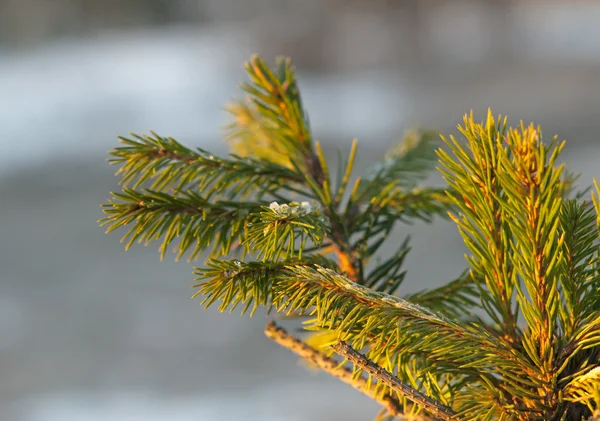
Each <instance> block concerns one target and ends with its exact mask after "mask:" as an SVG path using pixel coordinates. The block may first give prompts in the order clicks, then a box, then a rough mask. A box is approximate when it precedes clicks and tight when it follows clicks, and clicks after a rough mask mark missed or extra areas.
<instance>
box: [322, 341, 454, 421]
mask: <svg viewBox="0 0 600 421" xmlns="http://www.w3.org/2000/svg"><path fill="white" fill-rule="evenodd" d="M333 349H334V350H335V351H336V352H337V353H338V354H340V355H341V356H343V357H344V358H346V359H348V360H349V361H351V362H353V363H354V364H356V365H357V366H358V367H360V368H361V369H363V370H364V371H366V372H367V373H369V374H371V375H372V376H373V377H375V378H376V379H377V380H378V381H379V382H382V383H384V384H386V385H387V386H388V387H389V388H390V389H392V390H393V391H394V392H396V393H398V394H400V395H402V396H404V397H406V398H408V399H409V400H411V401H412V402H414V403H416V404H418V405H420V406H421V407H423V408H424V409H425V410H427V411H428V412H430V413H432V414H433V415H434V416H436V417H438V418H441V419H443V420H447V421H452V420H454V419H456V418H455V415H456V413H455V412H454V411H453V410H452V408H449V407H447V406H445V405H443V404H441V403H440V402H437V401H435V400H433V399H431V398H430V397H428V396H426V395H424V394H422V393H421V392H419V391H417V390H415V389H413V388H412V387H410V386H409V385H407V384H405V383H402V382H401V381H400V380H398V379H397V378H396V377H394V375H392V374H390V373H388V372H387V371H385V370H384V369H383V368H381V367H380V366H378V365H377V364H375V363H374V362H373V361H371V360H369V359H368V358H366V357H364V356H363V355H361V354H360V353H358V352H356V351H355V350H354V349H352V347H350V346H348V344H347V343H346V342H344V341H340V342H338V343H337V344H336V345H334V346H333Z"/></svg>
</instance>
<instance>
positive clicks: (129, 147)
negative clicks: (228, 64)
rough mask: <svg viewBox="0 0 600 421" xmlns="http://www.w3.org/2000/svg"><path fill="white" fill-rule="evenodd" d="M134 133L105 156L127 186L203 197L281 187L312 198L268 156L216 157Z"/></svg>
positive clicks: (293, 175) (292, 174)
mask: <svg viewBox="0 0 600 421" xmlns="http://www.w3.org/2000/svg"><path fill="white" fill-rule="evenodd" d="M132 136H133V139H128V138H124V137H121V138H120V141H121V143H122V144H124V145H125V146H120V147H118V148H115V149H114V150H113V151H111V153H110V154H111V155H112V156H113V158H111V159H110V160H109V162H110V163H111V164H113V165H120V166H121V168H119V170H118V171H117V175H120V176H121V181H120V182H121V184H122V185H123V186H125V187H126V186H131V187H132V188H133V189H137V188H138V187H140V186H141V185H143V184H144V183H145V182H146V181H152V184H151V185H150V188H151V189H152V190H155V191H166V190H168V189H171V188H173V189H175V190H187V189H194V190H195V191H198V192H203V193H204V194H205V195H206V196H211V195H214V194H219V195H224V194H225V193H226V192H227V194H228V197H229V198H232V197H233V196H235V195H242V196H243V195H247V194H249V193H252V192H254V193H257V194H260V195H262V194H265V193H268V192H271V191H277V190H280V189H282V188H285V189H287V190H290V191H294V192H296V191H297V192H299V193H301V194H303V195H305V196H310V193H309V192H308V191H306V190H305V189H303V187H302V184H303V181H304V177H303V176H302V175H301V174H299V173H297V172H295V171H293V170H292V169H290V168H286V167H284V166H281V165H278V164H275V163H272V162H269V161H267V160H264V159H254V158H241V157H238V156H236V155H231V159H225V158H220V157H217V156H214V155H212V154H210V153H209V152H207V151H204V150H202V149H197V150H195V151H194V150H191V149H189V148H187V147H185V146H183V145H181V144H180V143H179V142H177V141H176V140H175V139H172V138H164V137H161V136H159V135H157V134H155V133H153V134H152V136H138V135H135V134H134V135H132Z"/></svg>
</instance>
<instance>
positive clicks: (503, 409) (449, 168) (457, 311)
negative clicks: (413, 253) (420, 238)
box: [101, 57, 600, 421]
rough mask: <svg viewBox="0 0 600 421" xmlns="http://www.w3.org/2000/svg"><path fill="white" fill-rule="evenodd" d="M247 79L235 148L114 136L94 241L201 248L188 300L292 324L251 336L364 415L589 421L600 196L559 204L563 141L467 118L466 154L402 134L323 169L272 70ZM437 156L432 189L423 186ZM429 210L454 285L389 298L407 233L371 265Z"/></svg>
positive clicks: (283, 83)
mask: <svg viewBox="0 0 600 421" xmlns="http://www.w3.org/2000/svg"><path fill="white" fill-rule="evenodd" d="M246 70H247V72H248V75H249V82H247V83H245V84H244V85H243V90H244V91H245V92H246V93H247V94H248V95H249V96H248V99H247V100H246V101H240V102H237V103H235V104H233V105H231V106H230V107H229V108H228V110H229V112H230V113H231V114H232V123H231V125H230V126H229V127H228V138H229V141H230V143H231V144H232V145H233V146H234V149H235V150H236V151H237V152H238V154H237V155H236V154H231V155H230V156H229V157H226V158H224V157H216V156H213V155H211V154H210V153H208V152H206V151H203V150H200V149H197V150H192V149H189V148H186V147H185V146H183V145H181V144H180V143H178V142H177V141H175V140H174V139H171V138H164V137H161V136H159V135H156V134H152V135H150V136H137V135H134V136H132V137H131V138H121V142H122V146H120V147H118V148H116V149H115V150H114V151H112V152H111V155H112V160H111V161H112V163H113V164H117V165H119V166H120V168H119V171H118V173H117V174H119V175H121V182H122V184H123V190H122V192H119V193H113V197H112V199H111V200H110V202H109V203H108V204H106V205H104V212H105V213H106V217H105V218H104V219H103V220H102V221H101V223H102V224H103V225H106V226H107V227H108V230H109V231H111V230H114V229H117V228H119V227H123V226H127V227H128V231H127V233H126V234H125V237H124V241H126V243H127V247H129V246H130V245H131V244H133V243H134V242H136V241H137V242H141V243H146V244H148V243H150V242H153V241H162V245H161V246H160V251H161V254H162V255H163V256H164V254H165V253H166V252H167V250H168V248H169V247H174V248H175V252H176V255H177V257H178V258H180V257H183V256H184V255H186V254H187V255H188V257H189V259H196V258H198V257H200V256H201V255H202V254H203V253H204V252H205V251H209V252H210V254H209V256H208V257H209V258H208V260H207V262H206V264H205V267H200V268H196V269H195V276H196V279H197V281H198V283H197V285H195V288H197V292H196V294H195V296H197V297H199V298H201V302H202V303H203V304H204V305H205V306H206V307H208V306H210V305H213V304H215V303H218V305H219V309H220V310H221V311H224V310H230V311H233V310H234V309H236V308H238V307H240V309H241V313H242V314H244V313H245V312H247V311H249V312H250V313H254V312H255V311H256V310H257V308H258V307H265V308H266V309H268V310H269V311H272V312H275V313H276V314H278V315H279V318H280V319H285V317H286V316H294V317H303V318H305V324H304V327H305V329H306V330H308V331H311V333H310V334H309V335H308V338H307V339H306V341H305V342H303V341H300V340H298V339H296V338H293V337H291V336H290V335H289V334H287V332H285V331H284V330H283V329H282V328H279V327H277V326H275V325H274V324H272V323H271V324H269V325H268V327H267V330H266V333H267V336H269V337H270V338H272V339H274V340H276V341H277V342H278V343H280V344H282V345H284V346H286V347H288V348H290V349H291V350H292V351H294V352H296V353H297V354H298V355H300V356H302V357H303V358H305V359H307V360H309V361H310V362H311V363H312V364H313V365H315V366H317V367H319V368H321V369H323V370H325V371H328V372H330V373H331V374H333V375H335V376H337V377H339V378H340V379H341V380H343V381H345V382H347V383H350V384H352V385H353V386H354V387H356V388H357V389H359V390H361V391H363V392H364V393H366V394H367V395H369V396H371V397H372V398H373V399H376V400H377V401H379V402H380V403H381V404H382V405H383V409H382V412H381V413H380V414H379V416H378V418H379V419H388V418H389V419H391V418H393V417H398V418H399V419H420V420H433V419H448V420H507V421H508V420H523V421H525V420H556V421H558V420H565V421H572V420H577V421H579V420H583V419H598V417H600V415H599V411H600V408H599V405H600V362H599V356H600V242H599V237H600V236H599V232H600V199H599V197H600V187H599V186H598V185H597V184H596V186H595V192H593V193H592V195H591V196H592V197H591V200H589V199H586V198H585V197H584V196H585V195H584V194H578V195H576V196H575V197H571V196H572V195H571V187H572V177H571V176H570V175H569V174H568V173H566V171H565V170H564V168H563V165H561V164H559V161H558V158H559V154H560V152H561V150H562V149H563V147H564V142H562V143H559V142H558V141H557V140H556V139H552V140H551V141H550V142H548V143H544V142H543V141H542V134H541V131H540V129H539V128H538V127H534V126H533V125H531V126H524V125H521V126H520V127H519V128H516V129H513V128H508V127H507V123H506V119H502V118H500V117H498V118H494V117H493V116H492V114H491V113H489V114H488V116H487V119H486V121H485V122H483V123H477V122H475V121H474V118H473V116H472V115H470V116H466V117H465V119H464V122H463V124H462V126H460V127H459V129H460V131H461V133H462V135H463V136H464V138H465V140H466V142H459V140H457V139H455V138H454V137H452V136H450V137H449V138H442V139H443V141H444V143H445V148H439V147H438V148H437V149H436V144H435V137H436V136H435V135H434V134H432V133H427V132H424V133H417V132H410V133H409V134H408V135H407V136H406V139H405V140H404V142H402V143H401V144H400V145H399V146H398V147H397V148H394V150H392V151H391V152H390V153H389V154H388V155H387V156H385V157H384V159H383V160H382V162H381V163H379V164H378V165H376V166H375V167H374V168H372V169H371V171H369V172H368V173H367V174H366V175H365V176H364V177H356V178H353V177H354V176H353V164H354V161H355V157H356V154H357V142H356V141H355V142H354V143H353V145H352V149H351V152H350V155H349V157H348V158H347V160H346V161H345V163H344V165H341V166H340V168H339V169H338V170H337V171H336V172H334V171H331V170H330V168H329V166H328V163H327V160H326V159H325V157H324V155H323V152H322V150H321V147H320V146H319V143H318V142H315V141H314V139H313V133H312V131H311V129H310V124H309V120H308V116H307V114H306V111H305V110H304V108H303V106H302V101H301V97H300V93H299V90H298V84H297V80H296V77H295V74H294V71H293V68H292V66H291V64H290V62H289V60H287V59H282V60H279V61H278V62H277V64H276V66H275V68H274V69H271V68H269V67H268V66H267V65H266V64H265V62H264V61H263V60H261V59H260V58H258V57H253V58H252V59H251V60H250V62H249V63H248V64H247V65H246ZM438 159H439V171H441V173H442V174H443V176H444V179H445V180H446V182H447V183H448V187H447V188H446V189H440V188H432V187H424V186H422V185H421V184H422V183H423V181H424V180H425V177H426V175H427V172H428V171H429V170H430V169H431V168H432V167H433V166H434V165H435V163H436V160H438ZM447 215H449V216H450V218H451V219H452V220H453V221H454V222H455V223H456V225H457V227H458V230H459V232H460V234H461V235H462V237H463V239H464V242H465V244H466V246H467V248H468V250H469V255H468V256H467V261H468V264H469V269H468V270H467V271H465V272H464V273H463V274H462V275H460V276H458V277H457V278H456V279H454V280H451V281H450V282H449V283H447V284H445V285H443V286H441V287H439V288H436V289H433V290H427V291H421V292H419V293H413V294H408V295H407V294H402V293H401V291H400V289H401V288H400V286H401V284H402V282H403V280H404V279H405V277H406V272H405V271H404V269H403V264H404V261H405V259H406V258H407V255H408V252H409V250H410V247H409V239H408V238H407V239H406V241H404V242H403V243H402V244H401V245H400V247H399V248H398V250H397V251H396V252H395V253H394V254H393V255H392V256H391V257H390V258H389V259H387V260H385V261H383V262H381V263H378V264H375V265H373V264H371V265H369V263H370V262H371V259H372V257H374V256H375V255H376V253H377V251H378V250H379V248H380V247H381V245H382V244H383V243H384V241H385V240H386V238H387V237H388V235H389V234H390V232H391V231H392V229H393V228H394V227H395V226H396V224H397V223H410V222H411V221H414V220H417V219H419V220H425V221H428V222H430V221H432V220H433V219H434V218H435V217H436V216H442V217H445V216H447ZM232 253H237V254H239V256H238V257H239V258H236V259H232V258H231V257H233V256H230V255H231V254H232ZM371 263H373V262H371ZM368 265H369V267H372V268H371V270H370V271H369V270H367V266H368ZM335 354H337V355H339V356H341V358H340V359H338V360H337V361H338V363H340V364H338V365H337V366H336V364H334V361H333V360H332V359H331V357H332V356H334V355H335ZM345 362H346V363H348V362H349V363H351V364H352V367H353V369H352V370H351V371H348V368H346V367H345V366H344V363H345Z"/></svg>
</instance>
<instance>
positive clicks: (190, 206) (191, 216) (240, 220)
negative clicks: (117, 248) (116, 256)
mask: <svg viewBox="0 0 600 421" xmlns="http://www.w3.org/2000/svg"><path fill="white" fill-rule="evenodd" d="M103 207H104V213H105V214H106V215H107V216H106V217H105V218H103V219H101V220H100V224H101V225H102V226H108V228H107V232H111V231H114V230H116V229H117V228H120V227H122V226H126V225H131V228H129V230H128V231H127V233H126V234H125V235H124V236H123V238H122V240H121V241H122V242H126V248H129V247H131V245H132V244H133V243H134V242H136V241H137V242H139V243H145V244H146V245H148V244H149V243H150V242H152V241H157V240H160V239H161V238H162V239H163V241H162V244H161V246H160V248H159V250H160V252H161V258H162V257H164V255H165V254H166V252H167V250H168V247H169V245H170V244H171V243H173V242H175V241H179V247H178V248H177V259H180V258H181V257H182V256H183V255H184V254H185V253H186V252H188V251H189V250H192V252H191V255H190V256H189V259H190V260H192V259H194V258H196V257H198V255H199V254H200V253H201V252H202V251H203V250H204V249H206V248H208V247H209V246H211V245H212V246H213V253H215V252H217V251H219V252H220V253H223V254H225V253H227V252H228V251H229V249H230V248H231V246H232V245H233V243H234V241H235V240H236V239H241V238H243V237H242V235H243V230H244V224H245V223H247V222H248V221H249V220H250V221H252V220H253V219H256V216H254V217H253V215H256V213H257V212H259V211H260V205H259V204H255V203H251V202H236V201H225V200H221V201H216V202H214V203H211V202H209V201H208V200H206V199H205V198H203V197H202V196H200V195H199V194H197V193H193V192H191V191H189V192H182V193H179V194H177V195H170V194H167V193H163V192H160V191H153V190H142V191H136V190H132V189H128V188H124V189H123V192H122V193H113V199H112V200H110V201H109V203H108V204H106V205H104V206H103Z"/></svg>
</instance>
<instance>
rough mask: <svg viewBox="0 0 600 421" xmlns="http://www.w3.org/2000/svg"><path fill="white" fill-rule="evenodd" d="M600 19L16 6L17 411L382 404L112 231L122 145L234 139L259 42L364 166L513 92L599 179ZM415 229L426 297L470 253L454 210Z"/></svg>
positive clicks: (555, 7)
mask: <svg viewBox="0 0 600 421" xmlns="http://www.w3.org/2000/svg"><path fill="white" fill-rule="evenodd" d="M598 20H600V2H596V1H584V0H580V1H576V2H571V1H566V0H565V1H553V2H547V1H546V2H541V1H540V2H538V1H516V0H515V1H500V0H489V1H461V0H455V1H452V2H446V1H418V0H410V1H396V0H387V1H386V0H368V1H367V0H302V1H299V0H298V1H293V0H243V1H241V0H53V1H48V0H0V419H2V420H10V421H58V420H60V421H70V420H77V421H100V420H102V421H104V420H111V421H133V420H144V421H164V420H167V419H168V420H175V421H188V420H189V421H191V420H194V421H202V420H234V419H240V420H242V419H243V420H264V421H271V420H294V421H295V420H298V421H299V420H314V421H319V420H359V421H362V420H369V419H372V417H373V416H374V415H375V413H376V411H377V407H376V404H375V403H373V402H371V401H370V400H369V399H368V398H365V397H362V396H360V395H359V394H358V392H356V391H354V390H351V389H350V388H349V387H347V386H345V385H343V384H341V383H338V382H337V381H336V380H334V379H331V378H329V377H327V376H326V375H324V374H323V375H316V374H314V373H311V372H309V371H307V370H306V369H304V368H303V367H300V366H299V365H297V364H296V363H295V361H296V357H295V356H293V355H292V354H291V353H289V352H288V351H286V350H284V349H280V348H279V347H278V346H277V345H275V344H274V343H271V342H270V341H269V340H267V339H266V338H264V336H263V335H262V329H263V326H264V319H263V316H262V315H258V316H256V317H255V318H254V319H251V320H248V319H247V318H245V317H240V316H238V315H235V314H234V315H231V314H223V315H221V314H218V313H217V309H216V308H211V310H210V311H206V312H205V311H202V309H201V308H200V306H199V305H198V302H197V301H194V300H191V299H190V296H191V294H192V291H191V290H190V289H189V286H190V285H191V284H192V274H191V267H190V264H187V263H174V262H173V259H172V257H171V258H167V259H165V261H163V262H159V259H158V253H157V251H156V248H157V247H148V248H143V247H134V248H133V250H131V251H130V252H128V253H125V252H124V251H123V247H122V245H121V244H120V243H119V241H118V240H119V239H118V236H117V235H111V236H105V235H104V234H103V230H102V229H101V228H99V227H98V225H97V224H96V220H97V219H98V218H99V217H100V216H101V211H100V207H99V204H100V203H102V202H104V201H105V200H106V199H107V197H108V192H109V190H111V189H115V187H116V184H115V182H116V179H115V178H114V177H113V176H112V174H113V172H114V170H115V169H114V168H110V167H108V165H107V164H106V163H105V162H104V160H105V158H106V156H107V155H106V152H107V151H108V150H109V149H110V148H112V147H114V146H115V145H116V136H117V135H119V134H127V133H128V132H130V131H134V132H145V131H148V130H149V129H152V130H155V131H157V132H158V133H160V134H162V135H165V136H173V137H175V138H176V139H178V140H180V141H181V142H184V143H185V144H187V145H195V146H200V147H203V148H206V149H209V150H211V151H214V152H216V153H221V154H223V153H225V152H226V151H227V148H226V146H225V145H224V144H223V142H222V140H221V139H222V137H221V134H222V127H223V125H224V123H226V121H227V120H226V118H227V116H226V114H225V112H224V111H223V110H222V106H223V105H224V103H225V102H227V101H228V100H229V99H231V98H233V97H235V96H236V95H238V94H239V92H238V91H237V85H238V83H239V82H240V81H241V80H242V78H243V77H244V75H243V72H242V68H241V66H242V62H243V61H244V60H246V59H247V58H248V57H250V55H251V53H253V52H259V53H261V54H262V55H264V57H265V58H267V59H268V60H269V61H270V62H272V59H273V57H274V56H275V55H278V54H285V55H289V56H291V57H292V59H293V61H294V63H295V64H296V67H297V69H298V72H299V78H300V87H301V89H302V93H303V95H304V100H305V105H306V107H307V109H308V111H309V113H310V116H311V122H312V126H313V129H314V132H315V137H316V138H317V139H319V140H321V141H322V142H323V144H324V145H325V149H326V151H327V153H328V154H330V155H331V156H335V155H334V154H333V152H334V150H335V149H336V148H340V149H342V150H343V151H347V150H348V148H349V146H350V142H351V140H352V138H353V137H357V138H358V140H359V159H358V166H357V168H358V169H359V170H360V169H363V168H365V167H366V166H367V165H368V164H369V163H371V162H373V161H374V160H375V159H376V158H377V157H378V156H380V155H381V154H382V153H383V152H384V150H385V149H386V148H387V147H389V146H391V145H392V144H393V142H394V141H395V140H396V139H398V138H399V137H400V135H401V134H402V132H403V130H405V129H407V128H410V127H411V126H414V125H416V124H417V125H420V126H421V127H432V128H437V129H440V130H442V131H446V132H448V131H451V132H455V129H454V127H455V125H456V123H457V122H458V121H459V120H460V118H461V116H462V114H463V113H464V112H466V111H468V110H469V109H471V108H473V109H474V110H475V112H476V115H478V116H480V117H483V115H484V114H483V113H484V112H485V110H486V109H487V108H488V107H492V109H493V110H494V112H495V113H503V114H508V116H509V117H510V122H511V123H512V124H516V123H518V120H519V119H523V120H526V122H528V121H530V120H534V121H535V122H537V123H539V124H541V125H542V129H543V131H544V134H545V135H546V136H547V137H551V136H552V135H554V134H555V133H558V134H559V136H560V137H561V138H564V139H567V141H568V143H567V147H566V151H565V153H564V159H565V160H567V161H568V162H570V163H571V168H572V169H574V170H577V171H579V172H581V173H582V178H581V184H586V185H587V184H589V183H591V180H592V178H593V177H597V178H600V164H599V162H600V143H599V142H600V29H599V27H598V25H597V22H598ZM432 180H433V182H439V177H438V176H437V175H435V174H434V176H433V177H432ZM408 232H410V233H411V234H412V235H413V247H414V248H413V252H412V253H411V254H410V255H409V258H408V269H409V275H408V277H407V281H406V284H405V285H404V288H405V291H407V290H413V291H414V290H416V289H421V288H423V287H430V286H435V285H436V284H438V283H441V282H442V281H444V280H448V279H450V277H452V276H455V275H457V274H458V273H459V272H460V271H461V270H462V269H463V268H464V267H465V262H464V258H463V253H464V248H463V247H462V246H457V245H460V244H462V242H461V240H460V238H459V236H458V234H457V232H456V229H455V227H454V226H453V225H452V224H450V223H448V222H437V223H436V224H434V225H433V226H423V225H415V226H413V227H411V229H410V230H409V231H408ZM406 233H407V232H398V233H396V234H395V237H394V238H396V239H398V241H400V239H401V238H403V236H404V235H405V234H406ZM432 262H434V264H432Z"/></svg>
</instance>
